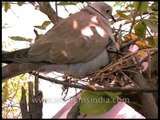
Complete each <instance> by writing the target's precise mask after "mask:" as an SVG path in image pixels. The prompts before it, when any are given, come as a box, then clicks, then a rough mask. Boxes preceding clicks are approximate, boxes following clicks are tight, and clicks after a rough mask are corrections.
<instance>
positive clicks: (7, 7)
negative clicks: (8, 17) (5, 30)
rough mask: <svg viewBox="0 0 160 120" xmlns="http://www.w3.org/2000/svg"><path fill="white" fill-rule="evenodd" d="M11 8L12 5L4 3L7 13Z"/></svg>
mask: <svg viewBox="0 0 160 120" xmlns="http://www.w3.org/2000/svg"><path fill="white" fill-rule="evenodd" d="M10 8H11V5H10V3H9V2H6V3H4V11H5V12H7V11H8V10H9V9H10Z"/></svg>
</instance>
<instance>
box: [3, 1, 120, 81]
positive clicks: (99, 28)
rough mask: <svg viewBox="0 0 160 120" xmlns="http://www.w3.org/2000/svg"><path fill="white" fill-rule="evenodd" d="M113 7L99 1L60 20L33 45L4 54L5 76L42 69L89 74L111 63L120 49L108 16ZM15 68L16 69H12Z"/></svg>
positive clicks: (78, 74)
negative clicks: (113, 53)
mask: <svg viewBox="0 0 160 120" xmlns="http://www.w3.org/2000/svg"><path fill="white" fill-rule="evenodd" d="M110 18H113V17H112V8H111V7H110V6H109V5H108V4H106V3H103V2H95V3H92V4H90V5H88V6H87V7H85V8H84V9H82V10H81V11H79V12H77V13H75V14H73V15H71V16H70V17H68V18H66V19H63V20H61V21H59V22H58V23H57V24H56V25H55V26H53V28H51V29H50V30H49V31H48V32H47V33H46V34H45V35H44V36H42V37H41V38H40V39H39V40H37V41H36V42H35V43H34V44H33V45H32V46H31V47H30V48H26V49H22V50H17V51H14V52H8V53H4V54H2V62H3V63H9V64H8V65H6V66H4V67H3V68H2V77H3V78H5V77H8V76H10V77H11V76H15V75H18V74H21V73H26V72H31V71H32V70H38V71H40V72H46V71H58V72H63V73H66V74H69V75H73V76H77V77H85V76H86V75H87V74H89V73H92V72H94V71H96V70H98V69H100V68H101V67H103V66H105V65H107V64H108V63H109V60H110V59H109V55H108V52H107V51H118V50H119V47H118V45H117V43H116V42H115V40H114V37H113V33H112V30H111V28H110V25H109V22H108V20H109V19H110ZM10 71H12V72H10Z"/></svg>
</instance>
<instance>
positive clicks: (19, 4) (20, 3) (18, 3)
mask: <svg viewBox="0 0 160 120" xmlns="http://www.w3.org/2000/svg"><path fill="white" fill-rule="evenodd" d="M24 3H25V2H17V5H18V6H22V5H23V4H24Z"/></svg>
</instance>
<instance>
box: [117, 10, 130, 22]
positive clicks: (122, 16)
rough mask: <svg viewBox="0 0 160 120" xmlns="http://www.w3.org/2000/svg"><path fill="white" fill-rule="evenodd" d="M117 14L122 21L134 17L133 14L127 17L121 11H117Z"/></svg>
mask: <svg viewBox="0 0 160 120" xmlns="http://www.w3.org/2000/svg"><path fill="white" fill-rule="evenodd" d="M116 12H117V14H118V15H119V17H120V18H122V19H126V20H131V19H132V17H133V15H132V14H129V15H125V14H124V12H123V11H120V10H117V11H116Z"/></svg>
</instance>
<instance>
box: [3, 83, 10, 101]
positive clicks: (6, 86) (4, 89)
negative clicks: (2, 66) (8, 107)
mask: <svg viewBox="0 0 160 120" xmlns="http://www.w3.org/2000/svg"><path fill="white" fill-rule="evenodd" d="M3 84H4V85H3V87H2V104H3V103H4V102H6V101H7V99H8V97H9V91H8V88H9V86H8V81H5V82H3Z"/></svg>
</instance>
